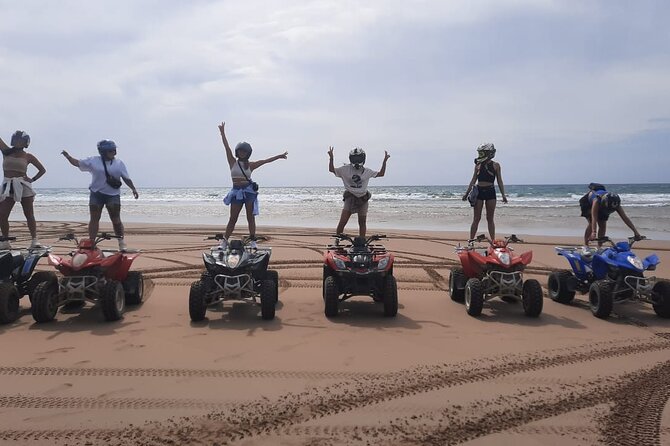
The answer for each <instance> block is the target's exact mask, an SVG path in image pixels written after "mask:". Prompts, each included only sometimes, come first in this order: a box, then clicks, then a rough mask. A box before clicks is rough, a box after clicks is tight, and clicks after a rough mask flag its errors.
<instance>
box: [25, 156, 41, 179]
mask: <svg viewBox="0 0 670 446" xmlns="http://www.w3.org/2000/svg"><path fill="white" fill-rule="evenodd" d="M28 163H29V164H32V165H33V166H35V167H36V168H37V173H36V174H35V176H34V177H32V178H29V177H28V176H26V177H24V179H25V180H26V181H28V182H30V183H33V182H35V181H37V180H38V179H40V177H41V176H42V175H44V174H45V173H46V171H47V170H46V169H45V168H44V166H43V165H42V163H40V160H38V159H37V157H36V156H35V155H33V154H30V153H29V154H28Z"/></svg>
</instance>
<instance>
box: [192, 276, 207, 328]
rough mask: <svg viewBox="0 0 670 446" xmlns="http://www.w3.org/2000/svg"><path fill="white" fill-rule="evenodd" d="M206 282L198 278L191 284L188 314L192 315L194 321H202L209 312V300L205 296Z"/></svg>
mask: <svg viewBox="0 0 670 446" xmlns="http://www.w3.org/2000/svg"><path fill="white" fill-rule="evenodd" d="M207 291H208V288H207V285H206V282H204V281H202V280H196V281H195V282H193V283H192V284H191V291H190V292H189V294H188V314H189V316H191V320H192V321H193V322H200V321H201V320H203V319H204V318H205V313H207V302H206V301H205V297H206V295H207Z"/></svg>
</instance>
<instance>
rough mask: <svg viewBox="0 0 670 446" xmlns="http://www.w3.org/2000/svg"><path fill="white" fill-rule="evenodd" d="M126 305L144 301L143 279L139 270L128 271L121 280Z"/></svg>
mask: <svg viewBox="0 0 670 446" xmlns="http://www.w3.org/2000/svg"><path fill="white" fill-rule="evenodd" d="M123 290H124V292H125V293H126V305H139V304H141V303H142V302H143V301H144V279H143V277H142V273H141V272H139V271H129V272H128V277H126V280H125V281H124V282H123Z"/></svg>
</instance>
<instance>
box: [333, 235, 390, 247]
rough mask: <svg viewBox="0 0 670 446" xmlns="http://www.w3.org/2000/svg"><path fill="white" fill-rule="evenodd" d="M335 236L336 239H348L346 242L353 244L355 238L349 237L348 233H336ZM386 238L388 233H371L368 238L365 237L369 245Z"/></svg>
mask: <svg viewBox="0 0 670 446" xmlns="http://www.w3.org/2000/svg"><path fill="white" fill-rule="evenodd" d="M333 237H334V238H335V239H336V240H344V241H346V242H349V243H351V244H352V245H353V244H354V239H353V238H351V237H349V236H348V235H347V234H334V235H333ZM354 238H355V237H354ZM385 238H387V237H386V234H374V235H371V236H370V237H367V238H366V239H365V245H366V246H368V245H370V243H372V242H374V241H377V240H382V239H385Z"/></svg>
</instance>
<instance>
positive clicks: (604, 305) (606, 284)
mask: <svg viewBox="0 0 670 446" xmlns="http://www.w3.org/2000/svg"><path fill="white" fill-rule="evenodd" d="M589 304H590V306H591V313H593V315H594V316H595V317H598V318H600V319H607V317H609V315H610V313H611V312H612V307H613V305H614V299H613V298H612V283H611V282H610V281H609V280H596V281H595V282H593V283H592V284H591V287H590V288H589Z"/></svg>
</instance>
